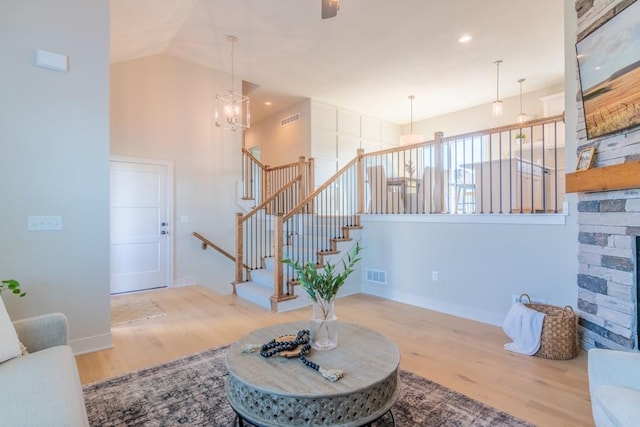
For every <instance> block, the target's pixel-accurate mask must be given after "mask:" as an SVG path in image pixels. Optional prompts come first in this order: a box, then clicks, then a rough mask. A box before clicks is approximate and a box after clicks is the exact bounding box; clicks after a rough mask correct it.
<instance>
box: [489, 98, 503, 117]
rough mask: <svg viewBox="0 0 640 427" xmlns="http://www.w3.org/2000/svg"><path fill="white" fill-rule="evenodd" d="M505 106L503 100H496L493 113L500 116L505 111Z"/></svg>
mask: <svg viewBox="0 0 640 427" xmlns="http://www.w3.org/2000/svg"><path fill="white" fill-rule="evenodd" d="M503 111H504V110H503V106H502V101H495V102H494V103H493V109H492V113H493V115H494V116H495V117H499V116H501V115H502V113H503Z"/></svg>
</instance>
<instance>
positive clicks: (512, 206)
mask: <svg viewBox="0 0 640 427" xmlns="http://www.w3.org/2000/svg"><path fill="white" fill-rule="evenodd" d="M362 156H363V160H362V163H363V168H364V171H363V172H364V176H365V181H366V186H365V191H364V194H362V195H361V197H363V198H364V208H363V212H364V213H370V214H426V213H446V214H522V213H558V212H560V211H561V210H562V203H563V199H564V177H565V170H564V159H565V156H564V122H563V116H561V115H560V116H554V117H549V118H545V119H540V120H534V121H530V122H526V123H523V124H518V125H511V126H504V127H500V128H495V129H489V130H486V131H480V132H474V133H469V134H464V135H458V136H452V137H444V136H443V135H442V134H441V133H436V135H435V139H434V140H433V141H427V142H423V143H419V144H414V145H410V146H405V147H398V148H393V149H389V150H384V151H378V152H374V153H367V154H363V155H362Z"/></svg>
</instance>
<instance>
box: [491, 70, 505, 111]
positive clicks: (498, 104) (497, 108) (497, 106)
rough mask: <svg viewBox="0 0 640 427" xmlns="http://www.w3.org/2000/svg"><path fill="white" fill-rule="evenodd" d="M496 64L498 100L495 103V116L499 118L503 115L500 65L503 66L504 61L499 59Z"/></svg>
mask: <svg viewBox="0 0 640 427" xmlns="http://www.w3.org/2000/svg"><path fill="white" fill-rule="evenodd" d="M494 64H496V100H495V101H494V102H493V108H492V110H493V116H494V117H499V116H501V115H502V111H503V109H502V101H501V100H500V91H499V89H500V64H502V60H501V59H498V60H497V61H495V62H494Z"/></svg>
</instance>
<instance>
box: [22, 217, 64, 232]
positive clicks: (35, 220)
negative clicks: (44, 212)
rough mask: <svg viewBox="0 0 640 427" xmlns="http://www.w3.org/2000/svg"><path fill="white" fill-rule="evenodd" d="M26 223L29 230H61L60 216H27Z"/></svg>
mask: <svg viewBox="0 0 640 427" xmlns="http://www.w3.org/2000/svg"><path fill="white" fill-rule="evenodd" d="M27 223H28V225H27V229H28V230H29V231H48V230H62V217H61V216H29V217H28V221H27Z"/></svg>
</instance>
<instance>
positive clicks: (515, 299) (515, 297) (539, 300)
mask: <svg viewBox="0 0 640 427" xmlns="http://www.w3.org/2000/svg"><path fill="white" fill-rule="evenodd" d="M517 302H521V301H520V295H511V304H515V303H517ZM528 302H529V300H528V299H527V297H524V298H522V303H528ZM531 302H535V303H538V304H546V303H547V300H545V299H542V298H534V297H531Z"/></svg>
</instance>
